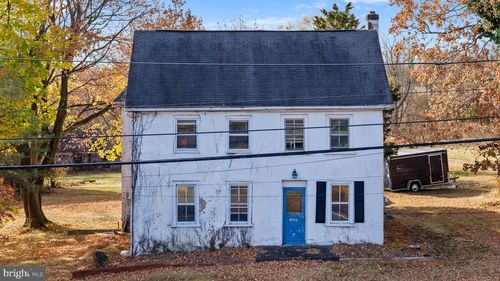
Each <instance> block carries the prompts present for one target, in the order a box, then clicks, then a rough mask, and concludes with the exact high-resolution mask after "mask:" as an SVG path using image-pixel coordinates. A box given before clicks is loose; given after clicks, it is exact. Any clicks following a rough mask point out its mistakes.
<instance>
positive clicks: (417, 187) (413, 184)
mask: <svg viewBox="0 0 500 281" xmlns="http://www.w3.org/2000/svg"><path fill="white" fill-rule="evenodd" d="M420 188H421V187H420V183H419V182H418V181H414V182H411V183H410V188H409V189H410V191H413V192H418V191H419V190H420Z"/></svg>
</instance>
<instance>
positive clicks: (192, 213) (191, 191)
mask: <svg viewBox="0 0 500 281" xmlns="http://www.w3.org/2000/svg"><path fill="white" fill-rule="evenodd" d="M195 188H196V186H195V185H189V184H178V185H177V187H176V203H177V206H176V212H177V222H178V223H181V224H182V223H187V224H189V223H195V222H196V200H195Z"/></svg>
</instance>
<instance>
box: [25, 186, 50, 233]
mask: <svg viewBox="0 0 500 281" xmlns="http://www.w3.org/2000/svg"><path fill="white" fill-rule="evenodd" d="M21 196H22V198H23V205H24V214H25V215H26V221H25V222H24V226H25V227H28V228H43V227H45V226H46V225H47V224H48V223H49V222H50V221H49V220H48V219H47V218H46V217H45V214H44V213H43V210H42V192H41V189H40V187H39V186H37V185H33V186H24V187H23V188H22V190H21Z"/></svg>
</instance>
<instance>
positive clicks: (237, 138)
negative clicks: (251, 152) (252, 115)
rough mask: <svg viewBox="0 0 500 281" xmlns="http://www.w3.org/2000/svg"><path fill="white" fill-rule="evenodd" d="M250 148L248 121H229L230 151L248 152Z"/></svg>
mask: <svg viewBox="0 0 500 281" xmlns="http://www.w3.org/2000/svg"><path fill="white" fill-rule="evenodd" d="M248 148H249V135H248V120H242V119H233V120H229V149H230V150H247V149H248Z"/></svg>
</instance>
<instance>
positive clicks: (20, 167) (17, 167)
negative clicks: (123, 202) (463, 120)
mask: <svg viewBox="0 0 500 281" xmlns="http://www.w3.org/2000/svg"><path fill="white" fill-rule="evenodd" d="M499 140H500V137H493V138H480V139H462V140H449V141H439V142H427V143H416V144H400V145H379V146H366V147H353V148H335V149H322V150H310V151H293V152H274V153H260V154H241V155H228V156H208V157H194V158H177V159H157V160H143V161H125V162H107V163H106V165H108V166H122V165H142V164H144V165H145V164H162V163H182V162H198V161H216V160H233V159H249V158H266V157H281V156H296V155H311V154H324V153H333V152H349V151H364V150H377V149H386V148H404V147H422V146H435V145H450V144H465V143H478V142H489V141H499ZM102 165H103V164H102V163H79V164H49V165H13V166H0V171H2V170H3V171H4V170H29V169H52V168H75V167H95V166H102Z"/></svg>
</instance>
